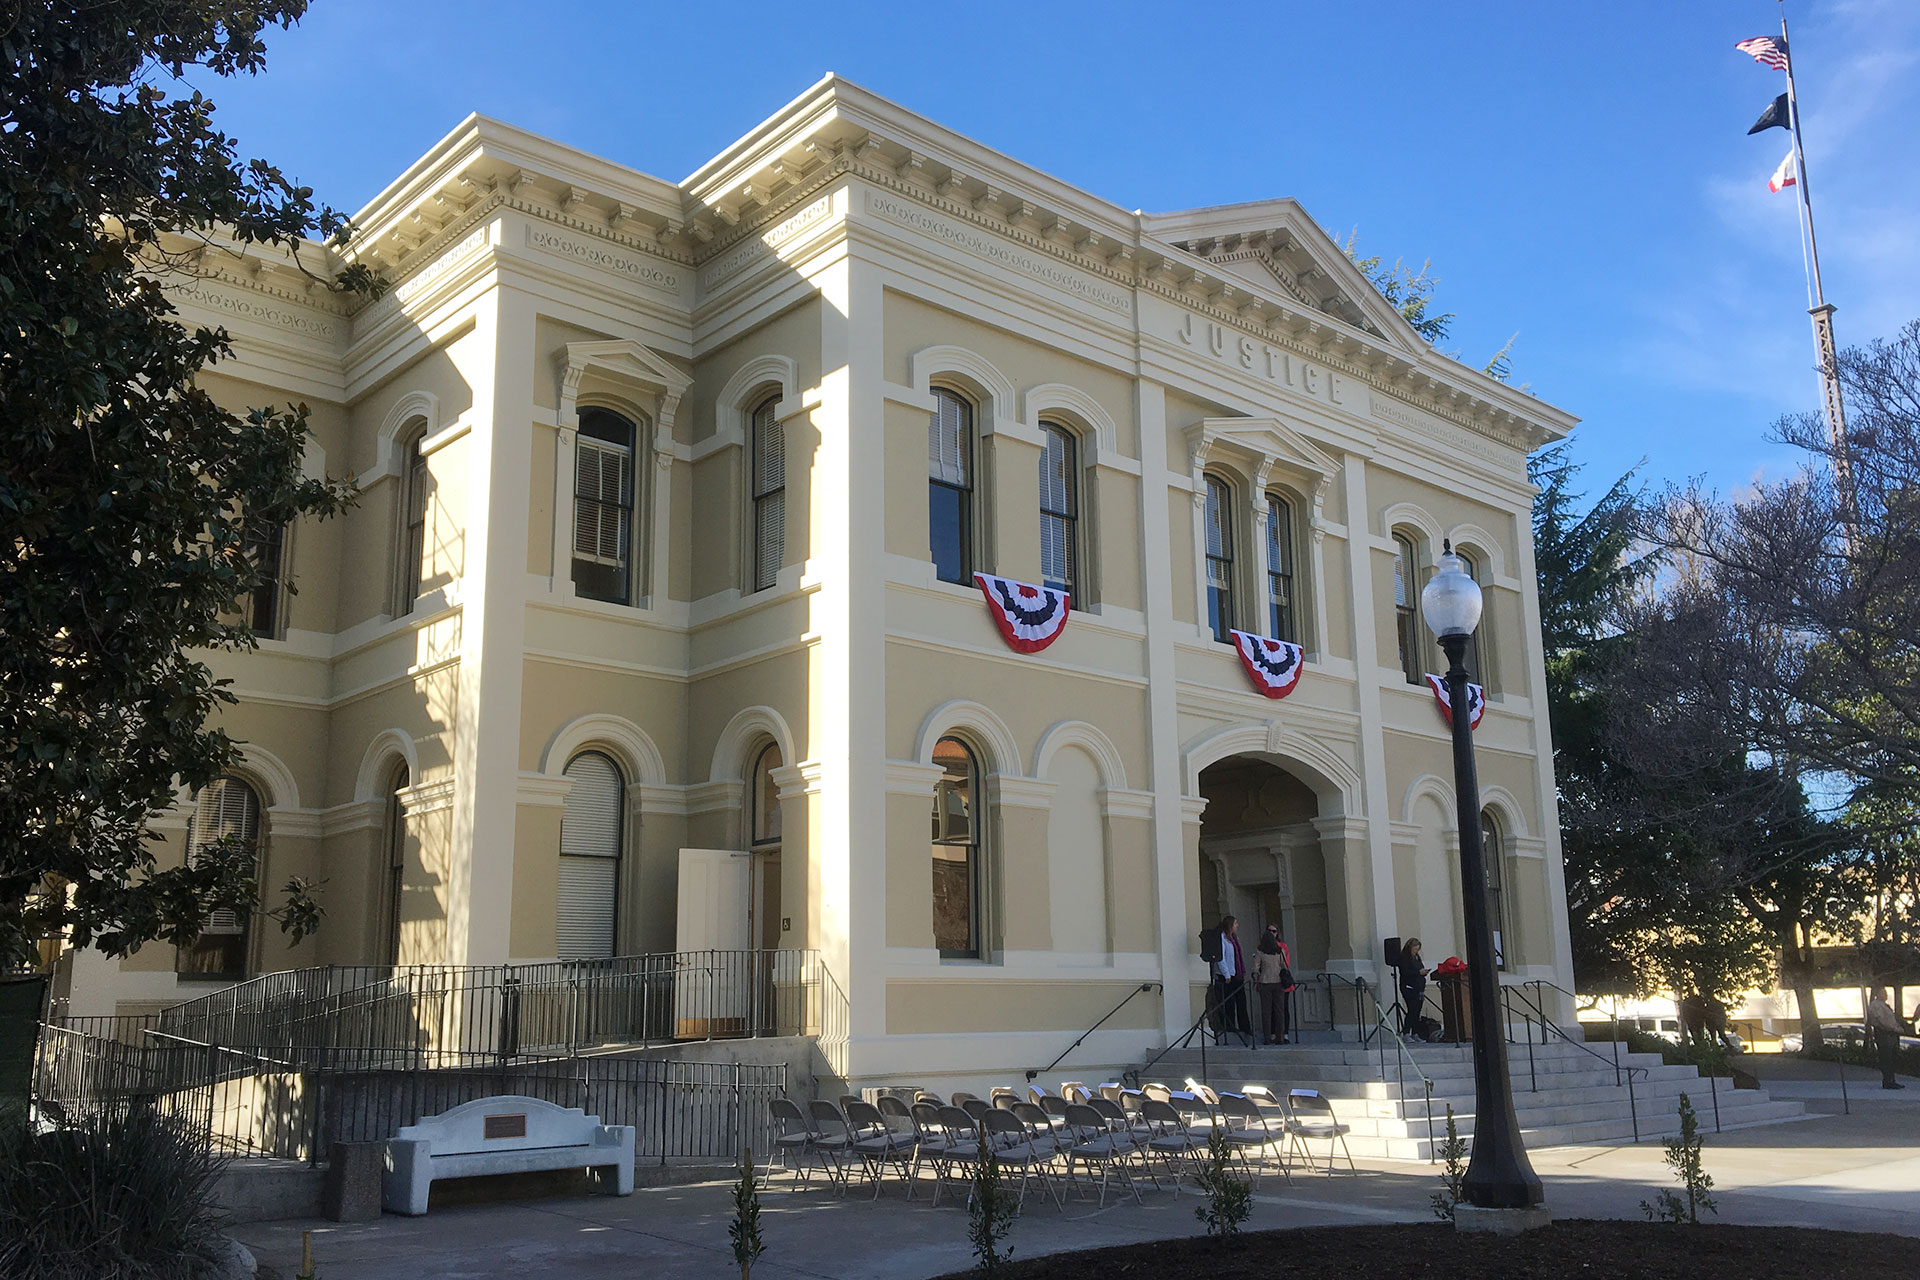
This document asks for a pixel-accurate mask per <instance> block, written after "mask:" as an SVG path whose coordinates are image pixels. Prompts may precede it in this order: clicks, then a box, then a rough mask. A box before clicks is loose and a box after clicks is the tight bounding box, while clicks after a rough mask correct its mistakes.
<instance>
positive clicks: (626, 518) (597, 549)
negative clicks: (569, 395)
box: [573, 435, 633, 604]
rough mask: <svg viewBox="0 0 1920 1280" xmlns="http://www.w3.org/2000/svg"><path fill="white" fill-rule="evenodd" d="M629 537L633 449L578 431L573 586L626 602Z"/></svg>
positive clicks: (596, 596)
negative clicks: (579, 435)
mask: <svg viewBox="0 0 1920 1280" xmlns="http://www.w3.org/2000/svg"><path fill="white" fill-rule="evenodd" d="M632 540H633V450H632V449H630V448H626V447H623V446H621V445H616V444H609V443H607V442H606V441H603V440H594V439H589V438H588V437H587V436H585V435H582V436H581V437H580V438H579V439H578V441H577V442H576V443H575V446H574V455H573V584H574V587H575V588H576V589H577V590H578V591H579V592H580V594H581V595H583V596H586V597H588V598H590V599H593V600H606V601H609V602H611V603H613V604H625V603H626V602H627V594H628V582H629V579H630V577H631V574H630V571H629V570H630V562H629V559H628V548H629V547H630V546H632Z"/></svg>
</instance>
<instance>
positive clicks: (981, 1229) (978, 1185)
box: [967, 1128, 1017, 1276]
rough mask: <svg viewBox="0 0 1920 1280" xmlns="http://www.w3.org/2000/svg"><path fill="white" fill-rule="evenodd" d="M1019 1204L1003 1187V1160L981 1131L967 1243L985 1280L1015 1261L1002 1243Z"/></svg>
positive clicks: (1011, 1253) (969, 1209) (970, 1202)
mask: <svg viewBox="0 0 1920 1280" xmlns="http://www.w3.org/2000/svg"><path fill="white" fill-rule="evenodd" d="M1016 1207H1017V1201H1016V1200H1015V1198H1014V1195H1013V1193H1012V1192H1011V1191H1008V1190H1007V1189H1006V1188H1004V1187H1002V1186H1001V1185H1000V1160H999V1158H998V1157H997V1156H995V1155H994V1154H993V1145H992V1144H991V1143H990V1142H988V1141H987V1133H986V1130H985V1129H984V1128H982V1129H981V1130H980V1162H979V1164H978V1165H976V1166H975V1167H974V1171H973V1195H972V1197H971V1198H970V1199H969V1200H968V1201H967V1239H968V1240H969V1241H971V1242H972V1244H973V1257H974V1260H975V1261H976V1262H977V1263H979V1265H980V1274H981V1275H983V1276H997V1275H999V1274H1000V1268H1001V1267H1003V1266H1005V1265H1006V1264H1007V1263H1008V1262H1010V1261H1012V1259H1013V1250H1012V1249H1011V1248H1008V1249H1007V1250H1006V1252H1004V1253H1002V1252H1001V1251H1000V1242H1001V1241H1002V1240H1004V1239H1006V1236H1007V1232H1009V1231H1011V1230H1013V1214H1014V1210H1015V1208H1016Z"/></svg>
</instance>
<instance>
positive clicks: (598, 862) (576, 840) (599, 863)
mask: <svg viewBox="0 0 1920 1280" xmlns="http://www.w3.org/2000/svg"><path fill="white" fill-rule="evenodd" d="M566 776H567V777H568V778H569V779H570V780H572V782H573V786H572V788H571V789H569V790H568V792H567V800H566V808H565V810H564V811H563V812H562V813H561V815H560V883H559V895H558V896H559V902H560V923H559V929H558V930H557V932H556V935H555V941H556V946H557V948H558V954H559V957H560V959H562V960H601V959H605V958H606V957H608V956H611V955H612V954H613V948H614V919H615V915H616V913H615V903H616V902H617V900H618V897H619V892H620V852H621V844H622V840H621V837H622V835H623V834H624V828H625V826H626V780H625V779H624V778H622V777H621V775H620V766H618V765H616V764H615V763H614V762H613V761H612V760H611V759H609V758H608V757H606V756H604V755H602V754H601V753H600V752H598V751H584V752H582V753H580V754H579V755H577V756H575V757H574V758H573V759H572V760H570V761H568V762H567V769H566Z"/></svg>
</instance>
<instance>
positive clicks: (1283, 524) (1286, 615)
mask: <svg viewBox="0 0 1920 1280" xmlns="http://www.w3.org/2000/svg"><path fill="white" fill-rule="evenodd" d="M1267 626H1268V628H1269V630H1268V631H1267V634H1268V635H1270V636H1272V637H1273V638H1274V639H1275V640H1285V641H1287V642H1289V643H1292V644H1297V643H1299V639H1300V638H1299V637H1298V636H1296V635H1295V634H1294V608H1293V508H1292V506H1291V505H1289V504H1288V502H1287V500H1286V499H1285V498H1280V497H1276V496H1274V495H1273V494H1268V495H1267Z"/></svg>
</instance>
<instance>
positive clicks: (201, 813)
mask: <svg viewBox="0 0 1920 1280" xmlns="http://www.w3.org/2000/svg"><path fill="white" fill-rule="evenodd" d="M233 788H239V792H238V794H237V796H236V798H235V804H234V808H235V809H236V810H237V812H232V813H230V812H229V811H228V801H227V796H228V795H229V794H230V793H232V789H233ZM267 790H268V789H267V788H266V787H263V786H262V785H261V784H259V783H258V782H256V781H254V780H253V779H252V778H249V777H247V776H245V775H244V774H242V773H238V772H229V773H223V774H221V775H219V776H218V777H217V778H215V779H214V780H213V781H212V782H210V783H208V784H207V785H206V786H205V787H203V788H201V789H200V791H199V792H198V793H196V794H195V796H194V798H193V812H192V813H191V814H189V815H188V818H187V828H186V842H185V848H184V850H183V853H184V857H185V859H186V863H187V865H188V866H191V865H193V862H194V860H195V857H196V855H197V854H198V853H199V851H200V848H201V846H202V844H203V842H204V843H211V842H212V841H214V840H219V839H222V838H224V834H225V833H222V834H216V835H214V836H212V837H209V836H208V833H207V823H206V821H205V819H206V818H208V817H209V816H211V817H212V818H214V819H215V820H216V821H218V822H219V823H220V825H221V826H223V827H224V826H226V825H227V824H228V822H229V821H230V820H235V819H237V821H238V824H239V827H240V830H239V831H238V832H237V833H234V834H237V835H238V837H239V839H240V840H241V841H242V842H243V843H245V844H247V845H250V846H251V850H250V851H251V853H252V856H253V866H254V876H255V880H256V881H257V880H258V879H259V871H260V868H261V866H262V865H263V864H264V861H265V857H266V847H267V802H266V799H265V795H266V793H267ZM209 793H212V794H209ZM209 805H212V806H213V808H212V811H211V813H209V811H208V806H209ZM257 912H258V906H257V904H256V905H255V906H254V907H250V908H249V909H248V910H246V911H245V912H239V911H230V910H226V909H222V910H219V911H216V912H214V913H213V915H212V916H211V917H210V918H209V919H208V921H207V925H206V928H205V929H203V930H202V931H201V933H200V936H199V937H197V938H195V939H194V940H193V942H191V943H189V944H187V945H186V946H184V947H181V948H179V949H178V950H177V951H176V953H175V960H174V972H175V973H176V974H177V975H178V976H179V977H182V978H188V979H200V980H206V981H219V982H238V981H241V980H243V979H244V978H245V977H246V976H247V974H248V973H250V972H251V971H252V970H253V965H254V956H253V951H254V946H255V943H256V941H257V939H256V938H255V936H254V935H255V933H256V932H257V931H256V930H255V928H254V920H253V917H254V916H255V914H257ZM207 961H212V962H213V963H211V964H209V963H206V962H207Z"/></svg>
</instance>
